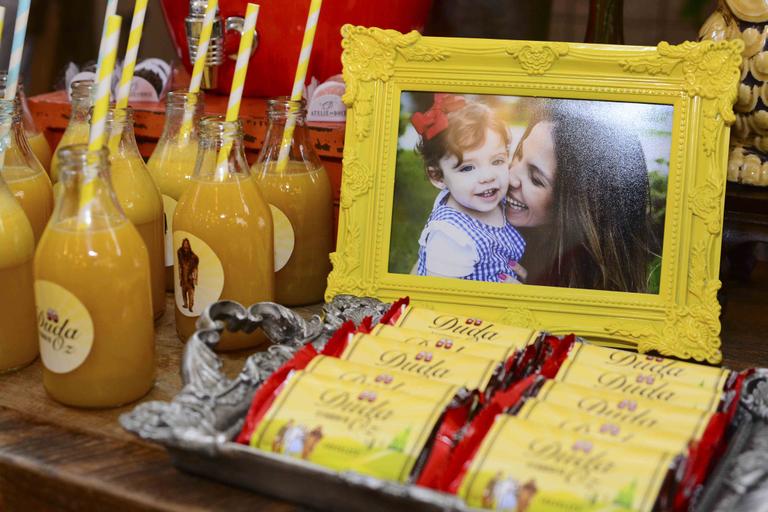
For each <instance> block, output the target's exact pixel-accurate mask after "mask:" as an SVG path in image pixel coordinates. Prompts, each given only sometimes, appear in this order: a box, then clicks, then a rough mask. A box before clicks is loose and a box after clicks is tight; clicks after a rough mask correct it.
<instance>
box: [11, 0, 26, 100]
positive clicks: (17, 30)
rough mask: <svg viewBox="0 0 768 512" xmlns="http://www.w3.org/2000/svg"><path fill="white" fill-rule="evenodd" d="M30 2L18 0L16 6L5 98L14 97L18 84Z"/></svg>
mask: <svg viewBox="0 0 768 512" xmlns="http://www.w3.org/2000/svg"><path fill="white" fill-rule="evenodd" d="M30 3H31V0H20V1H19V4H18V6H17V7H16V23H15V24H14V27H13V44H12V45H11V58H10V61H9V62H8V77H7V79H6V82H5V99H7V100H12V99H14V98H16V88H17V87H18V84H19V72H20V71H21V57H22V54H23V53H24V39H25V37H26V35H27V22H28V21H29V7H30Z"/></svg>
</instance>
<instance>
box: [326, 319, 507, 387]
mask: <svg viewBox="0 0 768 512" xmlns="http://www.w3.org/2000/svg"><path fill="white" fill-rule="evenodd" d="M341 348H342V351H341V353H340V354H338V357H339V358H340V359H345V360H348V361H352V362H355V363H362V364H367V365H370V366H374V367H376V368H377V369H380V370H395V371H399V372H403V373H407V374H409V375H412V376H415V377H422V378H425V379H432V380H437V381H441V382H446V383H449V384H454V385H457V386H463V387H466V388H467V389H470V390H474V389H477V390H480V391H484V390H486V389H487V388H488V387H489V385H490V384H491V382H492V380H493V378H494V375H499V374H500V373H501V372H502V367H501V365H500V364H499V363H498V362H496V361H494V360H492V359H487V358H483V357H476V356H469V355H462V354H456V353H453V352H450V351H448V350H441V349H436V350H431V349H426V350H425V349H423V348H421V347H419V346H417V345H410V344H407V343H402V342H400V341H394V340H389V339H386V338H380V337H377V336H373V335H370V334H359V333H358V334H354V335H352V336H351V337H350V339H348V340H347V341H346V342H345V344H344V346H343V347H341ZM328 355H337V354H328Z"/></svg>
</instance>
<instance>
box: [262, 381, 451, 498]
mask: <svg viewBox="0 0 768 512" xmlns="http://www.w3.org/2000/svg"><path fill="white" fill-rule="evenodd" d="M452 402H453V403H452ZM452 407H453V408H462V404H457V403H455V397H451V396H447V395H446V396H444V397H442V398H441V399H439V400H434V399H425V398H423V397H418V396H414V395H410V394H408V393H402V392H398V391H391V390H388V389H381V388H373V387H371V386H367V385H354V384H351V383H348V382H340V381H339V380H337V379H331V378H327V377H321V376H319V375H315V374H311V373H306V372H303V371H295V372H292V373H291V374H290V375H289V376H288V378H287V379H286V380H285V381H284V382H283V384H282V385H281V386H279V387H278V388H277V389H276V390H275V391H274V392H273V393H271V394H270V395H268V396H262V397H261V400H260V403H258V404H257V407H255V412H254V424H255V428H254V430H253V433H252V435H251V436H250V439H249V443H248V444H249V445H250V446H252V447H254V448H256V449H260V450H263V451H269V452H273V453H280V454H283V455H285V456H289V457H294V458H299V459H302V460H306V461H308V462H313V463H315V464H319V465H321V466H324V467H327V468H329V469H332V470H337V471H349V470H351V471H355V472H358V473H361V474H365V475H369V476H373V477H376V478H381V479H384V480H390V481H395V482H400V483H405V482H408V481H410V479H411V475H412V474H413V473H414V472H415V471H417V468H418V466H419V465H420V461H423V460H425V458H426V455H427V453H428V447H429V446H430V444H431V442H432V440H433V438H434V436H435V434H436V433H437V432H438V430H439V427H440V423H441V420H442V418H444V417H445V415H446V409H447V408H452Z"/></svg>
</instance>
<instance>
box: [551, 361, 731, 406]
mask: <svg viewBox="0 0 768 512" xmlns="http://www.w3.org/2000/svg"><path fill="white" fill-rule="evenodd" d="M555 380H557V381H559V382H562V383H564V384H577V385H580V386H584V387H586V388H590V389H594V390H595V391H598V392H601V393H602V392H605V391H610V392H613V393H619V394H621V395H622V396H625V397H627V398H635V397H637V398H644V399H648V400H658V401H661V402H664V403H667V404H670V405H677V406H681V407H692V408H697V409H702V410H705V411H711V410H714V409H716V408H717V406H718V404H719V403H720V399H721V395H722V393H721V392H720V391H716V390H714V389H711V388H710V389H706V388H701V387H694V386H689V385H687V384H681V383H679V382H677V381H672V380H668V379H664V378H659V377H658V376H655V375H653V374H638V373H634V372H629V371H627V370H626V369H624V368H611V367H605V366H600V367H595V366H588V365H587V364H585V363H574V364H571V365H569V366H567V367H564V368H561V370H560V371H558V372H557V375H556V376H555Z"/></svg>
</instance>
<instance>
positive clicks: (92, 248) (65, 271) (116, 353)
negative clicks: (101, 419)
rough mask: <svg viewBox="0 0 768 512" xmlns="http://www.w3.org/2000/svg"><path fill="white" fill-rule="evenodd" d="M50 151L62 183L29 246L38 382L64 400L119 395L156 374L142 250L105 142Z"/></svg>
mask: <svg viewBox="0 0 768 512" xmlns="http://www.w3.org/2000/svg"><path fill="white" fill-rule="evenodd" d="M58 156H59V158H60V161H61V166H60V171H61V173H60V177H61V183H62V190H61V192H60V195H59V198H58V200H57V203H56V209H55V211H54V214H53V217H52V218H51V222H50V223H49V224H48V226H47V227H46V230H45V233H43V237H42V239H41V240H40V243H39V244H38V247H37V251H36V253H35V302H36V304H37V314H38V320H39V322H38V333H39V339H40V356H41V359H42V362H43V384H44V386H45V389H46V391H47V392H48V394H49V395H50V396H51V397H52V398H54V399H55V400H57V401H59V402H61V403H64V404H67V405H73V406H78V407H112V406H117V405H120V404H125V403H127V402H131V401H133V400H136V399H138V398H140V397H141V396H143V395H144V394H146V393H147V392H148V391H149V390H150V388H151V387H152V383H153V380H154V372H155V361H154V347H155V343H154V331H153V324H152V297H151V289H150V277H149V276H150V271H149V257H148V255H147V249H146V247H145V246H144V242H143V241H142V239H141V236H140V235H139V233H138V231H136V228H135V227H134V226H133V224H132V223H131V222H130V221H129V220H128V219H127V218H126V217H125V215H124V214H123V212H122V210H121V208H120V206H119V205H118V203H117V198H116V197H115V193H114V191H113V190H112V186H111V183H110V179H109V160H108V151H107V149H106V148H105V149H101V150H99V151H89V150H88V147H87V146H85V145H75V146H67V147H66V148H62V149H60V150H59V154H58Z"/></svg>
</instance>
